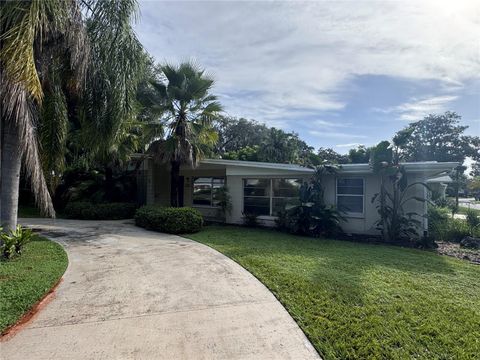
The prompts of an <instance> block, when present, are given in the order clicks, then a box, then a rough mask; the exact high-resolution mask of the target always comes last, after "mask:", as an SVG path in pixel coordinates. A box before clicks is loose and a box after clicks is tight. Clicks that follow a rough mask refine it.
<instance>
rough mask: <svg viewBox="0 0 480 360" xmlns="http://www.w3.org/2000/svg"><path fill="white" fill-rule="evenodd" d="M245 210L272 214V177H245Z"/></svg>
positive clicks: (251, 212)
mask: <svg viewBox="0 0 480 360" xmlns="http://www.w3.org/2000/svg"><path fill="white" fill-rule="evenodd" d="M243 211H244V212H245V213H249V214H256V215H270V179H245V180H244V185H243Z"/></svg>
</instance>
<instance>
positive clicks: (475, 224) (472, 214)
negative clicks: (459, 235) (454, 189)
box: [466, 209, 480, 236]
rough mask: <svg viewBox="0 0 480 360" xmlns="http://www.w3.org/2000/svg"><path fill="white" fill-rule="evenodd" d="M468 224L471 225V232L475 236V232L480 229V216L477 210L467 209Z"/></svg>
mask: <svg viewBox="0 0 480 360" xmlns="http://www.w3.org/2000/svg"><path fill="white" fill-rule="evenodd" d="M466 215H467V218H466V220H467V224H468V226H469V227H470V232H471V234H472V236H474V234H475V232H478V231H479V230H480V217H479V216H478V215H477V212H476V211H475V210H473V209H468V210H467V213H466Z"/></svg>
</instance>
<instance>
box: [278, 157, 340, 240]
mask: <svg viewBox="0 0 480 360" xmlns="http://www.w3.org/2000/svg"><path fill="white" fill-rule="evenodd" d="M337 171H338V166H337V165H321V166H318V167H317V168H316V170H315V174H314V176H313V177H312V179H311V180H310V181H309V182H304V183H303V184H302V185H301V187H300V189H299V204H297V205H290V206H287V207H286V209H285V211H284V212H282V213H281V214H280V216H279V219H278V220H277V226H278V227H279V228H280V229H285V230H287V231H288V232H291V233H295V234H301V235H307V236H335V235H338V234H339V233H341V228H340V221H342V220H345V219H344V217H343V215H342V212H341V211H339V210H337V209H336V208H335V207H334V206H327V205H326V204H325V200H324V196H325V189H324V186H323V177H324V175H326V174H335V173H336V172H337Z"/></svg>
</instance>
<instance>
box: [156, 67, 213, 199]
mask: <svg viewBox="0 0 480 360" xmlns="http://www.w3.org/2000/svg"><path fill="white" fill-rule="evenodd" d="M161 70H162V73H163V75H164V79H163V81H152V82H151V85H152V86H153V88H154V89H155V90H156V106H157V108H158V109H159V111H160V112H161V113H162V114H163V122H164V124H165V128H166V129H167V133H166V137H165V138H163V139H161V140H157V141H155V142H154V143H153V144H152V145H151V147H150V152H151V153H152V154H153V156H154V158H155V159H156V160H157V161H158V162H161V163H168V164H170V167H171V172H170V173H171V181H170V184H171V190H170V191H171V192H170V204H171V206H173V207H176V206H178V205H179V198H178V194H179V191H178V189H179V186H180V183H179V180H180V166H181V165H189V166H192V167H196V166H197V165H198V162H199V160H200V159H201V158H202V157H203V156H204V154H205V153H206V152H208V151H210V149H212V147H213V145H214V144H215V143H216V141H217V138H218V136H217V133H216V132H215V131H214V129H213V127H212V122H213V120H214V119H216V118H217V117H218V115H219V113H220V112H221V111H222V107H221V105H220V103H219V102H218V101H217V97H216V96H214V95H211V94H210V90H211V89H212V87H213V84H214V81H213V79H212V78H211V77H210V76H208V75H206V74H205V71H204V70H202V69H200V68H199V67H198V66H197V65H195V64H193V63H191V62H187V63H182V64H180V65H179V66H173V65H164V66H162V67H161Z"/></svg>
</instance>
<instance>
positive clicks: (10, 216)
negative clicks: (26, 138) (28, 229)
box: [1, 121, 22, 230]
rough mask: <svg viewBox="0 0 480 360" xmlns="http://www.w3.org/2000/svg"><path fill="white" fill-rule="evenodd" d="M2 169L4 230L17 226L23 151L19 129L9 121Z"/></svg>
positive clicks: (4, 131)
mask: <svg viewBox="0 0 480 360" xmlns="http://www.w3.org/2000/svg"><path fill="white" fill-rule="evenodd" d="M2 145H3V147H2V164H1V165H2V168H1V184H2V193H1V199H2V200H1V207H2V208H1V224H2V226H3V229H4V230H12V229H14V228H15V227H16V226H17V211H18V193H19V183H20V167H21V164H22V150H21V148H20V141H19V134H18V128H17V126H16V125H15V124H13V123H12V122H10V121H7V122H6V123H5V125H4V128H3V144H2Z"/></svg>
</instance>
